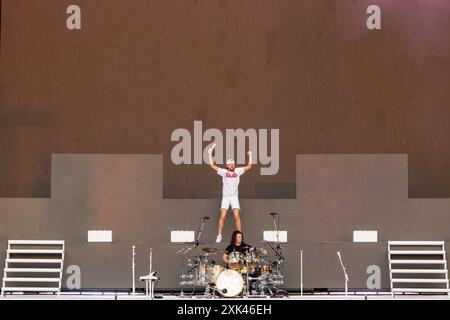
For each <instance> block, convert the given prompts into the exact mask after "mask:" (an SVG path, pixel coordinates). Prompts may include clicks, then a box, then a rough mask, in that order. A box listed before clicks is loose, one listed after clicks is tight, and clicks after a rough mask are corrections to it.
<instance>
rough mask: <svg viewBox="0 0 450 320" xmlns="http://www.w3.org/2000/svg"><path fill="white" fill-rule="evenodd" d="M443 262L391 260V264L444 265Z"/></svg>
mask: <svg viewBox="0 0 450 320" xmlns="http://www.w3.org/2000/svg"><path fill="white" fill-rule="evenodd" d="M445 263H447V261H445V260H400V259H399V260H395V259H391V264H445Z"/></svg>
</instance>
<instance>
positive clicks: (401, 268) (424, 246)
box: [388, 241, 450, 294]
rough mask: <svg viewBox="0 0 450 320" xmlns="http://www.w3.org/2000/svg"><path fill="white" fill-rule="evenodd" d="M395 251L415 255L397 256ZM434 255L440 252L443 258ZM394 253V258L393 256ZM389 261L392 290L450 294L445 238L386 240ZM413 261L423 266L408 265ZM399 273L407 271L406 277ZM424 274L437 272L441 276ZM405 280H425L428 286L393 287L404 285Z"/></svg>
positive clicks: (398, 253) (414, 281)
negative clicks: (432, 276) (434, 276)
mask: <svg viewBox="0 0 450 320" xmlns="http://www.w3.org/2000/svg"><path fill="white" fill-rule="evenodd" d="M393 247H395V248H393ZM398 255H410V256H414V259H405V257H403V259H398ZM433 255H439V256H442V259H436V258H435V257H433ZM394 256H397V258H396V259H393V257H394ZM388 261H389V275H390V282H391V292H392V294H395V293H400V292H403V293H406V292H410V293H412V292H415V293H420V292H445V293H447V294H450V291H449V280H448V270H447V260H446V255H445V242H444V241H388ZM413 265H421V267H422V266H423V269H417V267H416V268H415V269H411V268H410V267H412V266H413ZM393 266H395V268H394V267H393ZM408 266H410V267H408ZM431 268H433V269H431ZM399 274H408V276H409V278H399ZM424 274H439V275H440V276H441V279H430V278H425V277H426V276H425V275H424ZM408 283H409V284H413V283H418V284H419V283H420V284H422V285H424V284H427V286H426V287H428V288H394V285H396V286H401V285H402V284H403V286H404V284H408ZM439 285H440V286H442V285H445V288H439Z"/></svg>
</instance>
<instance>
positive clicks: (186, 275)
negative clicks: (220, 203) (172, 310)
mask: <svg viewBox="0 0 450 320" xmlns="http://www.w3.org/2000/svg"><path fill="white" fill-rule="evenodd" d="M270 215H271V216H272V219H273V223H274V227H275V230H276V231H277V239H276V241H274V242H270V241H265V240H264V241H261V242H260V243H262V244H264V245H265V246H266V247H270V249H271V252H272V254H269V252H268V250H266V249H265V248H262V247H246V248H244V252H240V251H233V252H229V253H228V262H229V263H228V266H227V267H226V268H225V267H223V266H222V265H220V264H218V263H216V261H215V260H213V259H212V256H214V255H217V254H219V256H220V257H219V259H220V260H222V254H223V253H225V251H224V250H220V249H217V248H214V247H208V246H205V245H206V243H200V237H201V235H202V233H203V228H204V226H205V223H206V221H207V220H209V217H208V216H205V217H202V218H201V224H200V227H199V230H198V233H197V238H196V240H195V242H194V243H184V245H185V246H184V247H183V248H182V249H181V250H178V251H177V254H182V255H183V259H182V263H181V275H180V286H181V296H183V295H184V292H183V287H184V288H189V287H190V288H193V293H195V288H198V287H200V288H205V291H204V293H203V296H205V297H215V296H216V295H217V294H218V295H220V296H222V297H225V298H234V297H244V296H246V297H249V296H275V295H287V292H286V291H284V290H282V287H283V284H284V276H283V265H284V257H283V255H282V250H283V248H282V247H281V245H280V241H279V236H278V234H279V233H278V230H279V229H278V226H279V215H278V213H270ZM277 218H278V223H277V222H276V219H277ZM179 244H183V243H179ZM195 249H201V254H198V255H194V256H189V257H188V253H190V252H192V251H193V250H195Z"/></svg>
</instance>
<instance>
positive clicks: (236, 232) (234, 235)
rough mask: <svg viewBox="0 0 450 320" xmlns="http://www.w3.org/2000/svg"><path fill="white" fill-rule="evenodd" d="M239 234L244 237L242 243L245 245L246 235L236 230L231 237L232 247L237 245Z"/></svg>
mask: <svg viewBox="0 0 450 320" xmlns="http://www.w3.org/2000/svg"><path fill="white" fill-rule="evenodd" d="M238 234H241V235H242V243H244V234H243V233H242V232H240V231H239V230H235V231H234V232H233V234H232V235H231V241H230V246H234V245H236V237H237V235H238Z"/></svg>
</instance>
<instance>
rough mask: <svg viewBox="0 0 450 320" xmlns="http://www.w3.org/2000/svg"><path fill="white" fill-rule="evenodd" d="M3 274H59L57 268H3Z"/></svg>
mask: <svg viewBox="0 0 450 320" xmlns="http://www.w3.org/2000/svg"><path fill="white" fill-rule="evenodd" d="M5 272H47V273H52V272H61V269H58V268H5Z"/></svg>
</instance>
